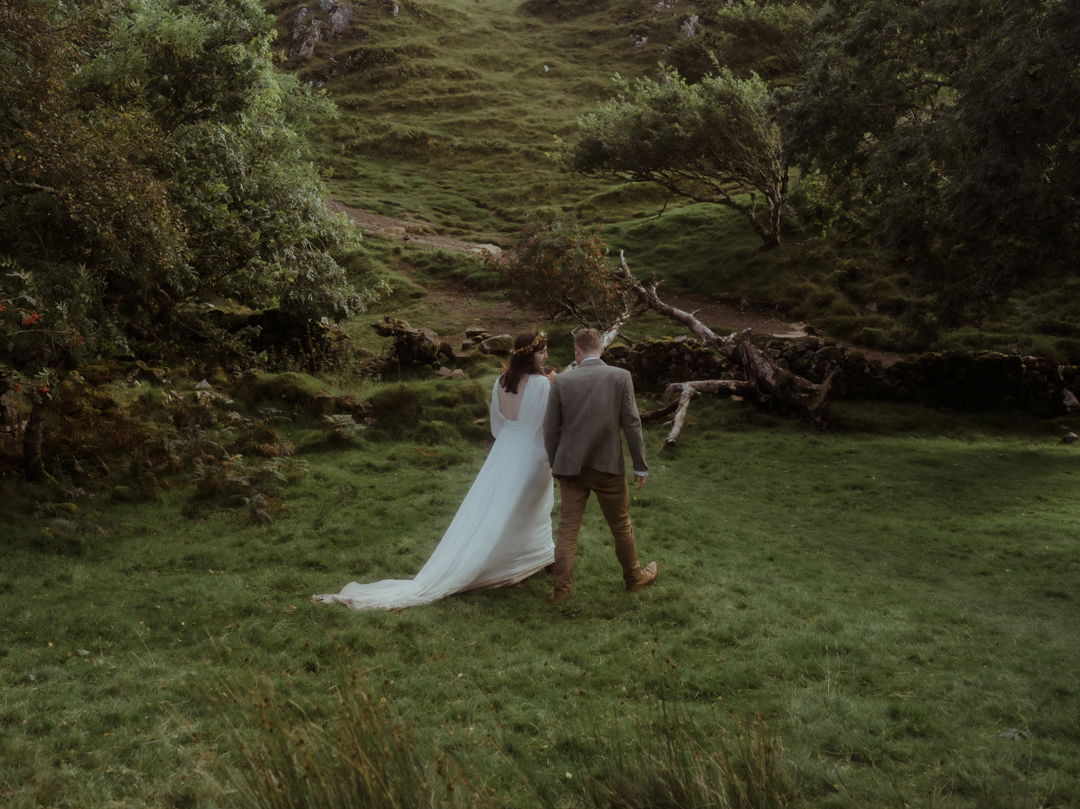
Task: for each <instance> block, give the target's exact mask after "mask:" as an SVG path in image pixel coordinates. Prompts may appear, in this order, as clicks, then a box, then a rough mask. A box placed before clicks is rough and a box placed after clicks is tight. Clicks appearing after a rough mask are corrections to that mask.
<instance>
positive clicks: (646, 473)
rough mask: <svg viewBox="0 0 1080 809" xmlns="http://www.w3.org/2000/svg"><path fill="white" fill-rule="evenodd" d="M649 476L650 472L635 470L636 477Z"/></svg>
mask: <svg viewBox="0 0 1080 809" xmlns="http://www.w3.org/2000/svg"><path fill="white" fill-rule="evenodd" d="M648 476H649V473H648V472H639V471H637V470H636V469H635V470H634V477H639V478H647V477H648Z"/></svg>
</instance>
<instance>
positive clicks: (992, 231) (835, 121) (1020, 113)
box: [783, 0, 1080, 318]
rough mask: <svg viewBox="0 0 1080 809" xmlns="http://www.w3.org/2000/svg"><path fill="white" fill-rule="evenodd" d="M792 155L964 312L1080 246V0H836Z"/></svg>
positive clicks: (799, 97)
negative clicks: (863, 213) (865, 214)
mask: <svg viewBox="0 0 1080 809" xmlns="http://www.w3.org/2000/svg"><path fill="white" fill-rule="evenodd" d="M810 36H811V40H812V44H811V47H810V52H811V54H812V56H811V58H810V62H809V69H808V74H807V78H806V82H805V83H804V84H803V85H801V86H800V87H799V88H798V89H797V90H796V91H795V92H794V93H793V94H792V97H791V99H790V104H789V106H788V107H787V110H786V113H785V115H784V118H783V124H784V128H785V133H786V135H787V139H786V143H787V148H788V153H789V155H790V156H791V158H792V160H793V161H794V162H796V163H797V164H798V165H799V166H800V167H801V168H802V169H803V171H804V172H813V171H816V172H820V173H821V174H822V176H823V177H824V178H826V185H827V187H828V188H829V190H830V192H831V194H832V195H833V202H834V203H835V204H836V206H837V208H838V209H839V208H843V207H850V206H853V205H855V206H858V205H864V206H867V207H868V208H869V209H871V210H872V211H873V214H874V216H873V224H872V227H873V232H874V234H875V236H876V238H877V240H878V242H879V243H880V245H881V246H882V247H883V248H884V249H886V250H887V251H888V252H889V253H890V254H892V255H893V256H895V257H897V258H900V259H903V260H906V261H909V262H911V263H912V265H913V266H915V267H916V268H917V269H918V271H919V272H920V273H921V275H922V277H923V278H924V280H926V281H927V282H928V283H929V284H930V285H931V286H932V287H933V288H935V289H936V290H937V292H938V293H939V298H940V300H941V302H942V304H943V307H942V312H943V313H944V314H947V315H949V316H950V317H952V318H956V317H960V316H962V315H963V314H964V311H965V309H966V310H967V312H968V313H969V314H970V313H977V312H978V310H979V308H980V306H982V305H983V304H985V303H987V302H990V301H992V300H994V299H995V298H997V297H1000V296H1001V295H1003V294H1005V293H1007V292H1008V291H1009V290H1011V289H1013V288H1014V287H1015V285H1017V284H1019V283H1023V282H1024V281H1025V280H1027V279H1032V278H1037V277H1045V276H1048V275H1053V274H1055V273H1060V272H1071V271H1073V270H1075V267H1076V255H1077V253H1078V251H1080V120H1078V118H1077V115H1076V110H1077V109H1078V108H1080V69H1078V67H1077V66H1078V64H1080V4H1077V3H1076V2H1071V1H1070V0H1038V1H1037V2H1032V3H1011V2H1007V0H991V2H986V0H946V1H945V2H938V3H923V2H919V1H918V0H899V2H895V1H894V0H888V2H885V0H870V2H864V0H858V2H856V0H832V2H830V3H828V4H827V5H826V6H825V7H824V8H823V9H822V10H821V12H820V14H819V15H818V17H817V18H816V20H815V22H814V24H813V26H812V29H811V32H810Z"/></svg>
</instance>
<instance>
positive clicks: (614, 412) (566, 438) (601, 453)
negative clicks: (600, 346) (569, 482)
mask: <svg viewBox="0 0 1080 809" xmlns="http://www.w3.org/2000/svg"><path fill="white" fill-rule="evenodd" d="M620 428H621V429H622V431H623V433H625V434H626V443H627V444H628V445H629V447H630V457H631V458H632V459H633V462H634V471H635V472H647V471H648V470H649V467H648V466H647V465H646V463H645V441H644V439H643V438H642V436H641V417H640V416H638V409H637V402H635V401H634V381H633V379H632V378H631V376H630V372H629V371H624V370H623V369H622V368H614V367H612V366H610V365H606V364H604V362H602V361H601V360H586V361H585V362H583V363H582V364H580V365H578V367H576V368H573V369H571V370H569V371H564V372H563V373H561V374H558V375H557V376H556V377H555V379H554V381H553V382H552V383H551V391H550V392H549V394H548V406H547V413H546V415H545V417H544V446H545V448H546V449H547V455H548V461H549V462H550V464H551V474H552V475H554V476H555V477H561V476H565V475H576V474H578V473H580V472H581V470H582V468H583V467H588V468H590V469H595V470H596V471H598V472H606V473H608V474H612V475H625V474H626V463H625V461H624V459H623V447H622V439H621V437H620V436H619V429H620Z"/></svg>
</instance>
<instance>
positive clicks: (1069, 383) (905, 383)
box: [605, 337, 1080, 418]
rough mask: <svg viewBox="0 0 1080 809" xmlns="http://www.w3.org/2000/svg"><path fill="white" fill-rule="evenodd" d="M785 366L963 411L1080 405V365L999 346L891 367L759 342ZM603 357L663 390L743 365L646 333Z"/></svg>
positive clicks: (814, 347) (846, 385) (873, 395)
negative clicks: (997, 349) (836, 373)
mask: <svg viewBox="0 0 1080 809" xmlns="http://www.w3.org/2000/svg"><path fill="white" fill-rule="evenodd" d="M759 345H760V346H761V348H762V349H763V350H764V351H766V352H767V353H768V354H769V355H770V356H771V357H772V358H773V360H774V361H775V362H776V364H777V365H779V366H780V367H781V368H784V369H786V370H789V371H791V372H792V373H795V374H798V375H799V376H801V377H804V378H805V379H808V380H810V381H811V382H817V383H820V382H822V381H824V380H825V379H826V378H827V377H828V376H829V375H830V374H832V373H833V372H834V371H837V370H841V371H842V372H843V373H842V377H841V382H840V384H839V385H837V386H835V387H834V389H833V390H834V394H835V395H836V397H837V398H841V399H875V400H882V401H895V402H920V403H922V404H925V405H927V406H929V407H933V408H947V409H950V410H958V411H968V412H974V411H994V410H1005V411H1008V410H1019V411H1022V412H1025V413H1030V414H1032V415H1034V416H1037V417H1040V418H1053V417H1056V416H1060V415H1064V414H1065V413H1068V412H1074V411H1076V410H1078V409H1080V402H1078V401H1077V397H1076V396H1075V395H1074V394H1075V393H1077V392H1078V391H1080V367H1078V366H1075V365H1059V364H1057V363H1053V362H1050V361H1049V360H1046V359H1043V358H1041V357H1030V356H1029V357H1022V356H1019V355H1017V354H1001V353H998V352H994V351H940V352H933V353H927V354H918V355H913V356H911V357H908V358H907V359H905V360H902V361H900V362H897V363H895V364H893V365H891V366H889V367H888V368H882V367H881V366H880V365H878V364H876V363H873V362H871V361H870V360H869V359H867V358H866V357H865V356H864V355H863V354H862V353H861V352H859V351H856V350H852V349H850V348H848V347H846V346H844V345H842V344H840V343H838V342H837V341H836V340H832V339H827V338H820V337H806V338H804V339H802V340H778V339H771V340H766V341H765V342H762V343H759ZM605 356H606V357H609V358H610V361H611V362H612V364H614V365H618V366H619V367H621V368H626V369H627V370H629V371H630V372H631V373H632V374H633V375H634V381H635V385H636V386H637V388H638V390H639V391H641V392H643V393H660V392H662V391H663V390H664V388H665V387H667V385H668V384H670V383H672V382H686V381H691V380H699V379H739V378H741V373H740V370H739V368H738V367H737V366H735V365H733V364H732V363H730V362H729V361H728V360H726V359H725V358H724V357H722V356H720V355H719V354H717V353H716V352H714V351H712V350H710V349H707V348H705V347H704V346H702V345H701V344H700V343H698V342H697V341H696V340H691V339H687V338H675V339H663V340H651V339H650V340H644V341H642V342H641V343H638V344H637V345H635V346H633V347H630V348H627V347H625V346H617V347H612V348H611V349H609V350H608V352H607V354H606V355H605Z"/></svg>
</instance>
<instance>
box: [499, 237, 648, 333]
mask: <svg viewBox="0 0 1080 809" xmlns="http://www.w3.org/2000/svg"><path fill="white" fill-rule="evenodd" d="M608 264H609V259H608V256H607V249H606V248H605V247H604V242H603V239H601V238H600V233H599V229H597V230H596V231H595V232H593V233H588V232H586V231H584V230H582V228H581V227H580V226H579V225H578V224H577V223H576V222H574V221H571V220H562V221H556V222H541V221H537V220H534V221H532V222H529V223H527V224H526V225H525V226H524V227H523V228H522V229H521V231H520V232H519V233H518V235H517V238H516V240H515V242H514V244H513V245H512V246H511V248H510V249H509V250H507V251H506V252H505V253H504V254H503V255H502V256H501V257H499V258H498V259H494V260H493V261H492V268H493V269H494V271H495V273H496V277H497V279H498V283H499V285H500V286H501V287H502V288H503V289H504V290H506V295H507V298H509V299H510V301H511V302H512V303H514V304H516V305H517V306H520V307H522V308H523V309H532V310H534V311H539V312H540V313H541V314H542V315H543V316H544V317H545V318H549V319H552V320H558V319H560V318H570V319H572V320H575V321H577V322H578V323H580V324H581V325H583V326H587V327H589V328H594V329H598V330H600V331H601V332H607V331H608V330H610V329H612V328H613V327H616V326H617V325H618V324H619V323H621V322H622V320H623V319H625V317H626V314H627V309H628V305H629V300H630V299H631V297H632V295H630V294H629V293H628V291H627V290H624V289H623V288H622V287H621V286H620V284H619V281H618V276H617V274H616V273H615V272H614V271H613V270H612V268H611V267H610V266H608Z"/></svg>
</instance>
